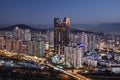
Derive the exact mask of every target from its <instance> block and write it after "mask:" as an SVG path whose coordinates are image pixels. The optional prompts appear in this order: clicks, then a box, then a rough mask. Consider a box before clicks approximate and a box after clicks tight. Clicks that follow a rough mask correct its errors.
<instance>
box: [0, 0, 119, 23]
mask: <svg viewBox="0 0 120 80" xmlns="http://www.w3.org/2000/svg"><path fill="white" fill-rule="evenodd" d="M65 16H66V17H70V18H71V23H73V24H75V23H79V24H93V23H95V24H96V23H105V22H120V0H0V24H21V23H22V24H53V18H54V17H60V19H61V20H62V19H63V17H65Z"/></svg>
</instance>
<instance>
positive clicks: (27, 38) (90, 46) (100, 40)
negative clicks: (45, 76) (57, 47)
mask: <svg viewBox="0 0 120 80" xmlns="http://www.w3.org/2000/svg"><path fill="white" fill-rule="evenodd" d="M0 35H1V37H0V49H4V48H5V49H7V50H8V51H13V52H20V53H27V54H31V55H36V56H44V53H45V47H46V46H45V44H46V42H48V43H49V46H52V47H54V30H48V31H46V32H44V33H42V32H33V31H30V29H25V30H23V29H20V28H19V26H18V27H17V26H16V27H15V29H14V30H12V31H1V32H0ZM74 43H75V44H78V43H84V44H85V47H84V48H83V52H87V51H92V50H94V49H96V48H97V49H104V48H111V49H113V50H115V51H117V50H118V49H119V48H120V45H119V44H120V36H119V35H114V34H112V35H108V34H102V35H101V34H94V33H89V32H71V29H70V33H69V44H70V45H71V44H74ZM38 44H39V45H38ZM65 47H67V46H65Z"/></svg>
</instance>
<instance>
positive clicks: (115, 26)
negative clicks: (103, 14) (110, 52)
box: [0, 22, 120, 33]
mask: <svg viewBox="0 0 120 80" xmlns="http://www.w3.org/2000/svg"><path fill="white" fill-rule="evenodd" d="M16 26H18V27H19V28H21V29H30V30H31V31H42V32H46V31H47V30H48V29H49V30H53V28H54V25H51V24H49V25H30V26H29V25H24V24H17V25H13V26H10V27H2V26H1V27H0V31H11V30H13V29H14V28H15V27H16ZM31 26H32V27H31ZM70 28H71V32H82V31H83V32H85V31H86V32H89V33H91V32H94V33H120V22H118V23H101V24H71V25H70Z"/></svg>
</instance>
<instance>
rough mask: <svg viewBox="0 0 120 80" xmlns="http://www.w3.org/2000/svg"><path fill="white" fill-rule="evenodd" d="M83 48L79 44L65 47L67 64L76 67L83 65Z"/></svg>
mask: <svg viewBox="0 0 120 80" xmlns="http://www.w3.org/2000/svg"><path fill="white" fill-rule="evenodd" d="M82 58H83V48H82V47H78V46H68V47H65V64H66V65H68V66H71V67H74V68H80V67H82Z"/></svg>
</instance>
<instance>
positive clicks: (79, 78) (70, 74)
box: [0, 50, 91, 80]
mask: <svg viewBox="0 0 120 80" xmlns="http://www.w3.org/2000/svg"><path fill="white" fill-rule="evenodd" d="M0 54H1V55H5V56H7V57H12V56H15V57H14V58H16V59H23V60H28V61H29V60H31V61H34V62H38V63H40V64H45V63H44V60H45V58H38V57H36V56H29V55H24V54H22V55H18V54H17V53H11V52H7V51H3V50H0ZM45 65H47V66H50V67H52V68H54V69H55V70H57V71H60V72H63V73H65V74H67V75H69V76H72V77H74V78H76V79H78V80H91V79H89V78H86V77H84V76H82V75H79V74H74V73H72V72H69V71H65V70H63V69H60V68H58V67H56V66H53V65H52V64H50V63H47V64H45Z"/></svg>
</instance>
